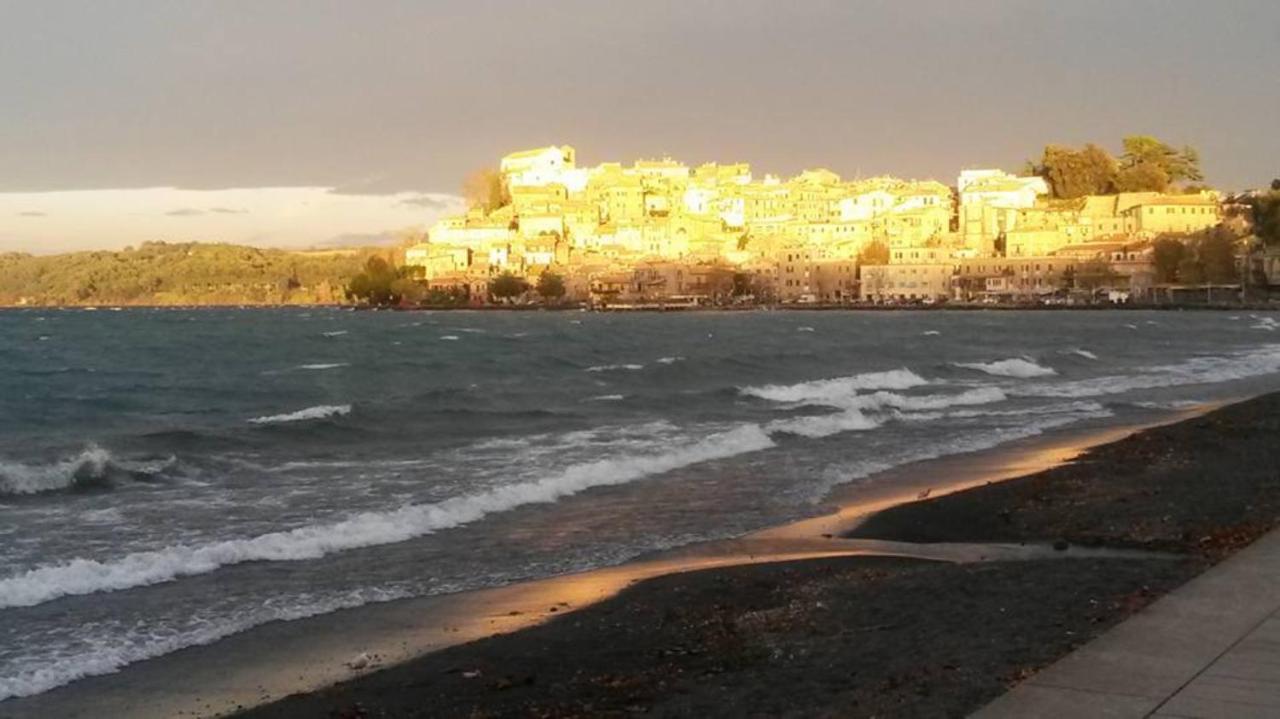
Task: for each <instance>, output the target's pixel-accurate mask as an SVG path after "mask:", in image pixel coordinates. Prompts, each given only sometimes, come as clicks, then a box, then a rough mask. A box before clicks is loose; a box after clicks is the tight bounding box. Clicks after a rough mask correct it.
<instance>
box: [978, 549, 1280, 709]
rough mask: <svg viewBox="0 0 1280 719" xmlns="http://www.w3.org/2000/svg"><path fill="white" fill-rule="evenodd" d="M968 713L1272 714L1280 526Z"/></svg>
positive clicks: (1276, 699)
mask: <svg viewBox="0 0 1280 719" xmlns="http://www.w3.org/2000/svg"><path fill="white" fill-rule="evenodd" d="M973 716H974V717H976V718H977V719H1002V718H1003V717H1055V719H1056V718H1057V717H1123V718H1128V717H1167V718H1170V719H1172V718H1174V717H1179V718H1188V717H1232V718H1233V719H1235V718H1237V717H1280V530H1276V531H1272V532H1271V533H1270V534H1267V535H1266V536H1264V537H1263V538H1262V539H1259V540H1258V541H1257V542H1254V543H1253V544H1252V545H1251V546H1249V547H1247V548H1246V549H1244V550H1243V551H1241V552H1239V553H1237V554H1236V555H1235V556H1233V557H1231V558H1229V559H1227V560H1226V561H1224V562H1222V563H1220V564H1218V565H1217V566H1215V567H1213V568H1212V569H1210V570H1209V571H1207V572H1205V573H1204V574H1202V575H1200V576H1199V577H1196V578H1195V579H1193V580H1191V581H1190V582H1188V583H1187V584H1185V585H1183V586H1181V587H1179V588H1178V589H1176V590H1174V591H1173V592H1170V593H1169V594H1167V595H1165V596H1164V597H1161V598H1160V599H1159V600H1157V601H1156V602H1154V603H1152V604H1151V606H1149V607H1147V608H1146V609H1145V610H1143V611H1142V612H1140V613H1138V614H1137V615H1135V616H1133V617H1131V618H1129V619H1128V620H1127V621H1124V622H1122V623H1121V624H1119V625H1117V626H1116V627H1114V628H1112V629H1111V631H1109V632H1107V633H1106V634H1104V635H1102V636H1101V637H1098V638H1097V639H1095V640H1093V641H1092V642H1090V643H1088V644H1086V645H1085V646H1083V647H1081V648H1080V649H1077V650H1076V651H1074V652H1072V653H1071V654H1069V655H1067V656H1066V657H1063V658H1062V659H1060V660H1058V661H1057V662H1056V663H1054V664H1053V665H1052V666H1050V667H1048V668H1047V669H1045V670H1044V671H1042V672H1040V673H1038V674H1036V675H1035V676H1033V677H1032V678H1031V679H1028V680H1027V681H1026V682H1023V683H1022V684H1020V685H1018V686H1017V687H1015V688H1013V689H1012V690H1011V691H1009V692H1008V693H1007V694H1005V695H1004V696H1002V697H1000V698H999V699H997V700H995V701H994V702H992V703H990V704H988V705H987V706H985V707H983V708H982V709H980V710H979V711H978V712H976V713H975V714H974V715H973Z"/></svg>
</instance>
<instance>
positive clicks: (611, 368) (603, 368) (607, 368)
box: [586, 364, 644, 372]
mask: <svg viewBox="0 0 1280 719" xmlns="http://www.w3.org/2000/svg"><path fill="white" fill-rule="evenodd" d="M642 369H644V365H642V364H598V365H595V366H593V367H588V368H587V369H586V371H587V372H617V371H619V370H628V371H631V372H635V371H637V370H642Z"/></svg>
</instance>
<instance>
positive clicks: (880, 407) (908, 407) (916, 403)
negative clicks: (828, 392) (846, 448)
mask: <svg viewBox="0 0 1280 719" xmlns="http://www.w3.org/2000/svg"><path fill="white" fill-rule="evenodd" d="M1005 399H1007V397H1006V396H1005V393H1004V392H1003V391H1001V390H1000V389H999V388H998V387H978V388H975V389H971V390H967V391H964V392H960V393H958V394H936V395H915V396H912V395H902V394H897V393H894V392H883V391H881V392H872V393H870V394H863V395H854V396H852V397H849V396H845V397H841V396H831V397H828V398H825V399H823V400H816V401H811V402H810V403H811V404H822V405H826V406H832V407H841V408H843V411H840V412H834V413H831V414H823V415H805V416H802V417H789V418H787V419H778V420H774V421H772V422H770V423H768V424H767V425H765V430H766V431H768V432H771V433H772V432H781V433H785V434H794V435H799V436H801V437H810V438H814V439H817V438H821V437H829V436H831V435H834V434H841V433H843V432H862V431H866V430H871V429H876V428H877V427H880V426H882V425H883V424H884V423H885V422H886V421H888V419H889V417H887V416H884V415H883V414H879V416H868V415H869V414H877V413H884V412H886V411H927V410H940V409H946V408H947V407H955V406H966V405H980V404H989V403H993V402H1003V401H1004V400H1005Z"/></svg>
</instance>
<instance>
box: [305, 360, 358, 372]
mask: <svg viewBox="0 0 1280 719" xmlns="http://www.w3.org/2000/svg"><path fill="white" fill-rule="evenodd" d="M350 366H351V363H350V362H329V363H318V364H300V365H298V367H297V368H298V369H305V370H326V369H337V368H339V367H350Z"/></svg>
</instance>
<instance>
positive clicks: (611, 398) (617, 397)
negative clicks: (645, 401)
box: [587, 394, 624, 402]
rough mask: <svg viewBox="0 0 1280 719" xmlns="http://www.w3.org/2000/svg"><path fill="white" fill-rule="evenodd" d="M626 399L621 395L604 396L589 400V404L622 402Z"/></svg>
mask: <svg viewBox="0 0 1280 719" xmlns="http://www.w3.org/2000/svg"><path fill="white" fill-rule="evenodd" d="M623 399H624V397H623V395H620V394H602V395H598V396H596V397H591V398H589V399H587V401H588V402H620V401H622V400H623Z"/></svg>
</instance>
